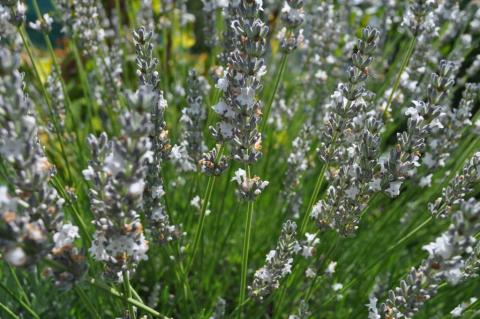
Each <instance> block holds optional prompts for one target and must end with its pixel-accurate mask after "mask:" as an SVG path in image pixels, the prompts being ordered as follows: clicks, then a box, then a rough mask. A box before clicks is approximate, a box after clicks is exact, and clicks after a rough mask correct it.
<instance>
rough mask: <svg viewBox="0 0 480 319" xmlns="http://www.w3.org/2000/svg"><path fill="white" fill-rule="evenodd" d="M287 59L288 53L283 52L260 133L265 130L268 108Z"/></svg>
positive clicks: (275, 92) (270, 105)
mask: <svg viewBox="0 0 480 319" xmlns="http://www.w3.org/2000/svg"><path fill="white" fill-rule="evenodd" d="M287 59H288V54H287V53H283V54H282V58H281V60H280V68H279V69H278V72H277V74H276V76H275V82H274V86H273V91H272V94H270V98H269V99H268V101H267V105H266V109H265V115H264V116H263V123H262V127H261V128H260V133H263V132H264V131H265V127H266V126H267V122H268V116H269V115H270V110H271V108H272V104H273V100H274V99H275V95H276V94H277V91H278V87H279V85H280V80H281V79H282V78H283V73H284V72H285V67H286V65H287Z"/></svg>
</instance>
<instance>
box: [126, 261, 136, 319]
mask: <svg viewBox="0 0 480 319" xmlns="http://www.w3.org/2000/svg"><path fill="white" fill-rule="evenodd" d="M123 289H124V291H125V296H126V299H127V300H128V299H132V291H131V290H130V278H129V276H128V270H124V271H123ZM126 303H127V307H128V314H129V316H130V318H132V319H135V318H137V316H136V314H135V311H134V310H133V306H132V304H131V303H129V302H128V301H127V302H126Z"/></svg>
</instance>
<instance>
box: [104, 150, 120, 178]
mask: <svg viewBox="0 0 480 319" xmlns="http://www.w3.org/2000/svg"><path fill="white" fill-rule="evenodd" d="M124 169H125V160H124V159H123V157H122V156H121V155H120V154H118V153H117V152H115V151H114V150H112V151H111V152H110V153H109V154H108V155H107V157H105V164H104V165H103V171H104V172H105V173H107V174H110V175H113V176H116V175H117V174H118V173H120V172H123V171H124Z"/></svg>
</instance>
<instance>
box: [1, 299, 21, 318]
mask: <svg viewBox="0 0 480 319" xmlns="http://www.w3.org/2000/svg"><path fill="white" fill-rule="evenodd" d="M0 309H2V310H3V311H4V312H5V313H6V314H7V315H9V316H10V318H14V319H20V317H19V316H17V315H16V314H15V313H14V312H13V311H12V310H10V308H8V307H7V306H6V305H4V304H3V303H1V302H0Z"/></svg>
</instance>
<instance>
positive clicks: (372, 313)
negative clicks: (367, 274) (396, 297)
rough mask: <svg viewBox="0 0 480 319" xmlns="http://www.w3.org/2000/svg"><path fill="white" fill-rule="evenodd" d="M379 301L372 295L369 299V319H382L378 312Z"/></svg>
mask: <svg viewBox="0 0 480 319" xmlns="http://www.w3.org/2000/svg"><path fill="white" fill-rule="evenodd" d="M377 301H378V299H377V298H376V297H375V296H373V295H371V296H370V298H369V303H368V304H366V305H365V306H367V308H368V319H380V318H381V317H380V315H379V314H378V310H377Z"/></svg>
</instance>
